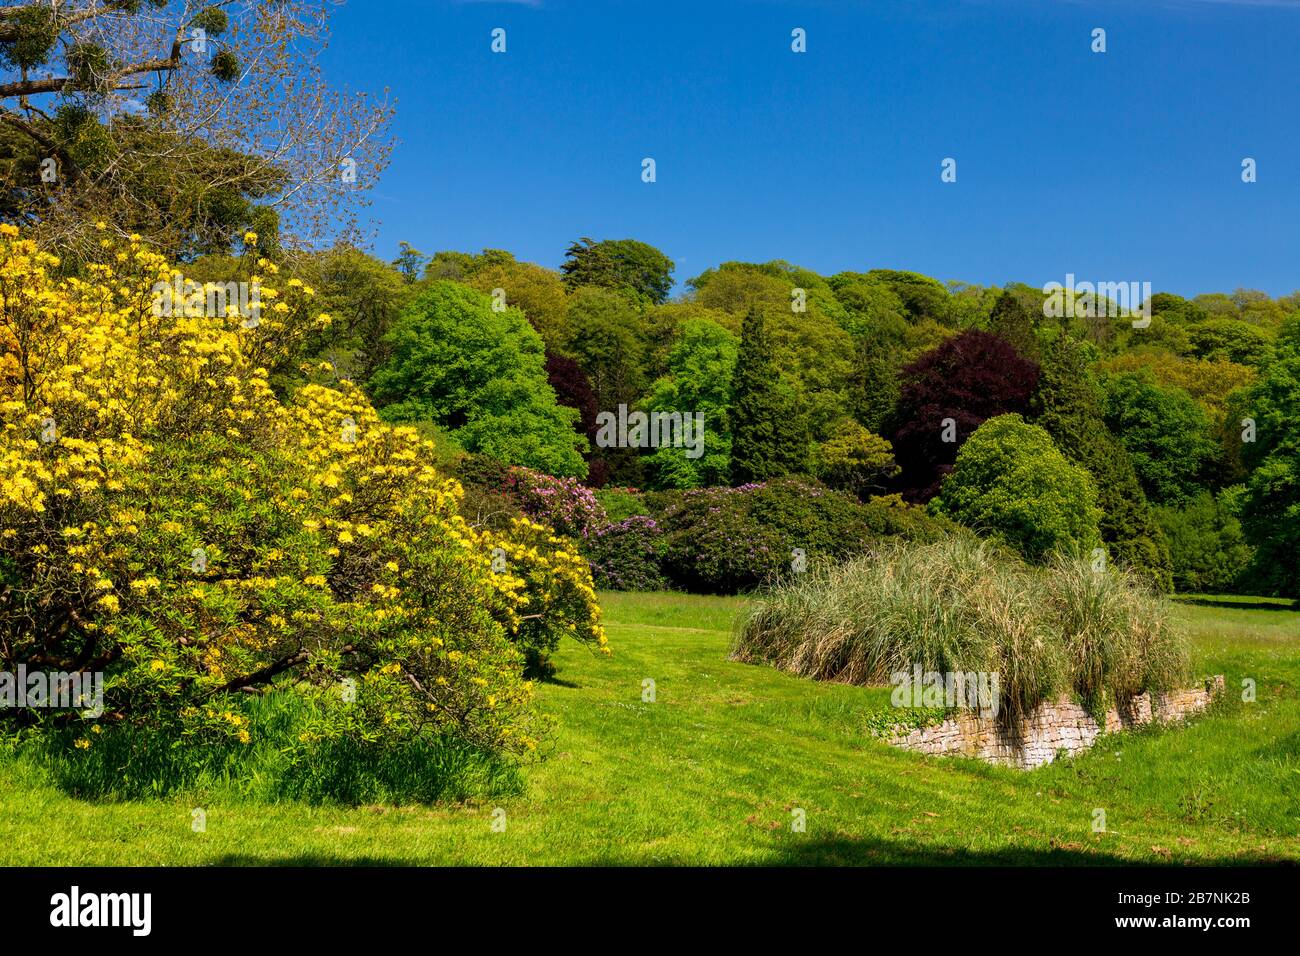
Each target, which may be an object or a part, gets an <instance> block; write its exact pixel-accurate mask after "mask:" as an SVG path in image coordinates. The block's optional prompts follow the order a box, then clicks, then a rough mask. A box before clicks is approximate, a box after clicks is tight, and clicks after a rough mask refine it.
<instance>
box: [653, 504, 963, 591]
mask: <svg viewBox="0 0 1300 956" xmlns="http://www.w3.org/2000/svg"><path fill="white" fill-rule="evenodd" d="M660 526H661V529H662V531H663V533H664V536H665V541H664V566H665V569H666V571H667V573H668V576H669V578H670V579H671V580H672V581H673V583H674V584H675V585H677V586H678V587H681V588H683V589H685V590H690V591H703V592H708V593H719V594H727V593H734V592H737V591H744V590H748V589H751V588H755V587H758V586H760V585H763V584H768V583H771V582H774V581H776V580H779V579H781V578H783V577H786V576H788V575H791V574H799V573H802V571H801V570H800V569H801V568H804V567H810V566H811V565H812V564H815V563H817V562H820V561H823V560H828V559H840V558H843V557H846V556H848V555H851V554H855V553H858V552H859V551H861V550H863V549H864V548H866V547H868V546H869V545H870V543H871V542H873V541H876V540H879V539H880V538H884V537H904V538H909V539H921V540H926V539H930V538H933V537H937V536H939V535H941V534H942V533H943V532H944V531H945V530H947V529H949V528H950V527H951V526H950V525H948V524H947V523H946V522H942V521H936V520H934V519H932V518H930V517H928V516H926V515H925V513H924V512H923V511H922V510H921V509H918V508H913V507H909V506H907V505H904V504H903V503H902V502H901V501H899V500H898V499H896V498H890V499H873V500H872V501H870V502H868V503H867V504H863V503H861V502H859V501H857V500H856V499H855V498H853V497H852V496H851V495H847V494H844V493H842V492H837V491H832V490H831V489H829V488H826V487H824V486H822V485H820V484H818V483H817V482H815V481H812V480H809V479H803V478H785V479H778V480H773V481H768V482H765V483H762V484H753V485H744V486H741V487H739V488H703V489H698V490H692V491H686V492H681V493H679V494H676V495H673V496H671V497H670V498H669V500H668V501H667V503H666V504H665V505H664V506H663V508H662V512H661V515H660ZM801 556H802V559H803V560H802V562H800V560H799V559H800V557H801Z"/></svg>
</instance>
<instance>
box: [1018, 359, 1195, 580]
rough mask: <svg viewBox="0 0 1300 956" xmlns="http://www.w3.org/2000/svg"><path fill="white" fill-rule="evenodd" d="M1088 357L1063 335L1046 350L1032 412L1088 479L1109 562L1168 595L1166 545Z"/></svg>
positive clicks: (1168, 563) (1168, 558)
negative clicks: (1106, 416)
mask: <svg viewBox="0 0 1300 956" xmlns="http://www.w3.org/2000/svg"><path fill="white" fill-rule="evenodd" d="M1089 358H1090V353H1089V346H1086V345H1084V344H1083V343H1081V342H1078V341H1077V340H1075V339H1072V338H1070V337H1068V336H1066V335H1061V336H1059V337H1057V338H1056V340H1055V341H1053V342H1052V343H1051V344H1050V345H1048V346H1047V348H1046V349H1045V350H1044V353H1043V359H1042V365H1041V375H1040V377H1039V380H1038V387H1037V389H1036V390H1035V392H1034V396H1033V398H1032V399H1031V401H1030V413H1031V415H1032V417H1033V420H1034V422H1035V424H1037V425H1039V426H1041V427H1042V428H1044V429H1046V431H1047V433H1048V434H1049V435H1051V436H1052V439H1053V441H1055V443H1056V447H1057V448H1059V449H1060V450H1061V451H1062V452H1063V453H1064V454H1065V456H1066V457H1067V458H1069V459H1070V460H1071V461H1073V462H1075V463H1076V464H1079V465H1082V466H1083V467H1084V468H1086V469H1087V470H1088V473H1089V474H1090V475H1092V478H1093V481H1094V482H1095V483H1096V486H1097V502H1098V504H1099V506H1100V507H1101V511H1102V514H1101V519H1100V522H1099V527H1100V531H1101V538H1102V541H1103V542H1104V543H1105V545H1106V547H1107V549H1108V550H1109V552H1110V556H1111V560H1113V561H1115V562H1117V563H1118V564H1120V565H1122V566H1125V567H1129V568H1132V569H1133V570H1135V571H1137V572H1139V573H1141V574H1143V575H1144V576H1146V577H1147V578H1148V579H1149V580H1151V582H1152V583H1153V584H1155V585H1156V586H1157V587H1158V588H1160V589H1161V590H1165V591H1167V590H1169V589H1170V587H1171V580H1172V579H1171V577H1170V570H1171V560H1170V553H1169V546H1168V544H1167V543H1166V541H1165V536H1164V535H1163V534H1162V532H1161V528H1160V525H1159V523H1158V522H1157V520H1156V516H1155V514H1154V513H1153V510H1152V508H1151V505H1150V503H1149V502H1148V501H1147V496H1146V494H1145V492H1143V490H1142V485H1141V484H1140V483H1139V481H1138V477H1137V472H1136V471H1135V470H1134V468H1133V460H1132V459H1131V458H1130V457H1129V454H1128V452H1127V451H1126V450H1125V448H1124V446H1123V445H1122V444H1121V443H1120V442H1119V440H1118V439H1117V438H1116V437H1115V436H1114V435H1113V434H1111V432H1110V430H1109V429H1108V428H1107V427H1106V425H1105V422H1104V420H1103V411H1102V400H1101V390H1100V388H1099V387H1098V385H1097V382H1096V379H1095V378H1094V377H1093V375H1092V373H1091V370H1090V366H1089Z"/></svg>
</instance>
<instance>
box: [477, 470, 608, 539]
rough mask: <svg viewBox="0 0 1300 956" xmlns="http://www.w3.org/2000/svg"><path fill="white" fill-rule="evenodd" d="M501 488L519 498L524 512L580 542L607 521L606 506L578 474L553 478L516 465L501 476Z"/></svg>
mask: <svg viewBox="0 0 1300 956" xmlns="http://www.w3.org/2000/svg"><path fill="white" fill-rule="evenodd" d="M501 490H502V491H503V492H504V493H505V494H507V495H509V496H510V497H511V498H513V499H514V500H515V501H517V502H518V503H519V506H520V507H521V508H522V509H523V511H524V514H526V515H528V517H530V518H532V519H533V520H534V521H540V522H541V523H542V524H545V525H549V526H550V527H551V528H553V529H554V530H555V533H556V534H562V535H567V536H568V537H570V538H576V539H577V540H578V541H579V542H581V541H583V540H585V539H586V538H589V537H590V536H591V535H592V534H593V533H595V531H596V530H597V529H598V528H601V527H603V526H604V525H605V523H606V519H605V509H604V508H602V507H601V505H600V502H599V501H597V500H596V495H595V493H594V492H593V491H592V490H591V489H590V488H588V487H586V486H585V485H583V484H582V482H580V481H578V479H576V478H552V477H551V476H550V475H545V474H542V473H541V472H540V471H534V470H533V469H531V468H522V467H518V466H516V467H513V468H510V469H509V470H507V471H506V473H505V475H504V476H503V477H502V480H501Z"/></svg>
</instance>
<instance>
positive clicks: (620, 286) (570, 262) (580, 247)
mask: <svg viewBox="0 0 1300 956" xmlns="http://www.w3.org/2000/svg"><path fill="white" fill-rule="evenodd" d="M673 268H674V267H673V261H672V260H671V259H669V258H668V257H667V256H666V255H664V254H663V253H662V252H660V251H659V250H658V249H656V248H655V247H654V246H651V245H647V244H646V243H644V242H638V241H637V240H635V239H605V240H603V241H601V242H596V241H595V240H593V239H586V238H584V239H580V240H578V241H577V242H575V243H573V244H572V245H571V246H569V248H568V251H567V253H566V258H565V260H564V264H563V265H561V266H560V271H561V272H562V273H564V284H565V285H566V286H568V287H569V288H570V289H576V288H578V287H579V286H584V285H594V286H601V287H603V288H606V289H613V290H615V291H618V292H630V293H632V294H633V295H635V296H636V297H638V298H641V299H643V300H645V301H648V302H653V303H656V304H657V303H660V302H663V301H664V300H665V299H667V298H668V293H669V292H671V291H672V288H673V278H672V276H673Z"/></svg>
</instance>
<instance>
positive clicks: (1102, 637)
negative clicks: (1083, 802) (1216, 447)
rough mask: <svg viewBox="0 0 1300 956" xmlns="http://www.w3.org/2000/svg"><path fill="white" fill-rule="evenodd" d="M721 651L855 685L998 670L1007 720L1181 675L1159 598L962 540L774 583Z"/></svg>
mask: <svg viewBox="0 0 1300 956" xmlns="http://www.w3.org/2000/svg"><path fill="white" fill-rule="evenodd" d="M733 657H734V658H735V659H737V660H741V661H747V662H753V663H767V664H771V665H773V666H776V667H778V668H780V669H782V670H787V671H790V672H791V673H795V674H799V675H801V676H804V677H812V678H814V679H817V680H829V681H838V682H843V683H852V684H861V685H883V684H888V683H890V681H891V676H892V675H895V674H897V673H899V672H911V671H912V670H913V668H915V667H917V666H919V667H920V669H921V670H922V671H924V672H939V673H954V672H961V673H970V672H977V673H985V674H996V675H997V676H998V687H999V693H1000V699H999V702H998V709H999V710H1000V711H1001V712H1003V713H1006V714H1008V715H1011V716H1015V715H1020V714H1023V713H1025V712H1026V711H1028V710H1030V709H1031V708H1033V707H1034V706H1035V705H1036V704H1038V703H1039V702H1041V701H1043V700H1048V699H1054V698H1056V697H1057V696H1059V695H1061V694H1066V693H1072V694H1075V695H1077V696H1078V697H1080V698H1081V699H1083V700H1085V701H1088V702H1089V703H1090V704H1095V703H1096V702H1103V701H1104V702H1113V701H1115V700H1123V699H1126V698H1128V697H1131V696H1133V695H1134V694H1137V693H1140V692H1142V691H1145V690H1151V691H1158V690H1166V689H1168V688H1170V687H1172V686H1174V685H1176V684H1178V683H1179V682H1180V681H1182V680H1184V679H1186V676H1187V651H1186V647H1185V645H1184V644H1183V642H1182V640H1181V639H1180V638H1179V637H1178V636H1177V635H1176V634H1175V633H1174V632H1173V631H1172V630H1171V629H1170V627H1169V625H1168V621H1167V618H1166V614H1165V611H1164V608H1163V605H1162V603H1161V602H1160V600H1159V599H1158V598H1156V597H1155V596H1153V595H1152V594H1150V593H1149V592H1147V591H1146V590H1144V589H1143V588H1142V586H1141V585H1140V584H1139V583H1137V582H1136V581H1135V580H1133V579H1132V578H1130V577H1128V576H1126V575H1125V574H1123V573H1121V572H1119V571H1115V570H1107V571H1104V572H1097V571H1094V570H1093V568H1092V566H1091V564H1090V563H1089V562H1087V561H1081V560H1078V559H1073V558H1066V557H1057V558H1055V559H1054V560H1053V561H1052V563H1050V564H1049V565H1048V566H1047V567H1046V568H1038V567H1031V566H1030V565H1028V564H1026V563H1025V562H1024V561H1022V560H1021V559H1020V558H1019V557H1017V556H1016V555H1014V554H1012V553H1010V552H1009V551H1006V550H1004V549H1003V548H1001V547H1000V546H998V545H996V544H994V543H991V542H988V541H980V540H978V539H975V538H973V537H969V536H966V535H957V536H952V537H949V538H946V539H943V540H941V541H938V542H935V543H929V544H909V543H905V542H891V543H885V544H882V545H880V546H878V547H877V548H875V549H874V550H873V551H872V552H870V553H868V554H865V555H863V556H860V557H857V558H854V559H852V560H849V561H847V562H845V563H843V564H839V565H833V566H817V567H813V568H811V569H810V570H809V571H808V572H807V573H806V574H804V575H798V576H793V577H791V578H789V579H787V580H785V581H784V582H782V583H781V584H780V585H778V586H777V587H775V588H773V589H772V590H771V591H770V592H769V593H768V594H767V595H766V597H765V598H764V600H762V601H761V602H760V603H758V604H757V605H756V606H755V607H754V608H753V610H752V611H750V612H749V614H748V615H746V616H745V617H744V618H743V619H742V620H741V621H740V623H739V625H738V628H737V636H736V641H735V647H734V650H733Z"/></svg>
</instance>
